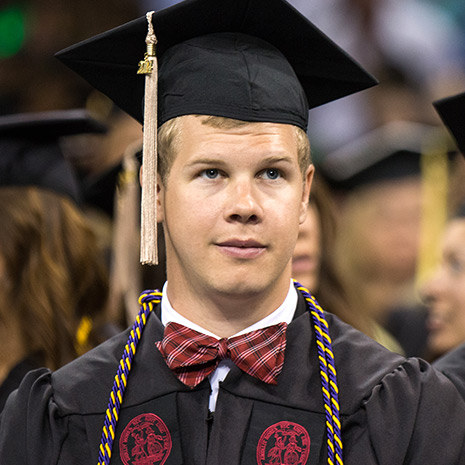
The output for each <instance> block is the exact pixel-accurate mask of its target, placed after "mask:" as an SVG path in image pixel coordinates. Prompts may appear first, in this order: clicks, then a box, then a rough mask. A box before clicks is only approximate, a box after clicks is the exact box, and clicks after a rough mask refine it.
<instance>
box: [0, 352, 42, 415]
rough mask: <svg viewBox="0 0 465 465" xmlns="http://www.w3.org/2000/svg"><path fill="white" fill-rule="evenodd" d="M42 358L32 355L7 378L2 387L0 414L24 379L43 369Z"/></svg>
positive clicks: (11, 371) (18, 364)
mask: <svg viewBox="0 0 465 465" xmlns="http://www.w3.org/2000/svg"><path fill="white" fill-rule="evenodd" d="M39 360H40V357H39V356H38V355H37V356H36V355H31V356H30V357H27V358H25V359H23V360H21V361H20V362H19V363H17V364H16V365H15V366H14V367H13V368H12V369H11V370H10V372H9V373H8V375H7V377H6V378H5V379H4V380H3V383H2V384H1V385H0V412H1V411H2V410H3V407H4V406H5V402H6V400H7V399H8V396H9V395H10V394H11V393H12V392H13V391H14V390H15V389H17V388H18V386H19V385H20V384H21V381H22V380H23V378H24V377H25V376H26V375H27V374H28V373H29V372H30V371H31V370H35V369H36V368H39V367H41V366H42V365H43V364H42V363H41V362H40V361H39Z"/></svg>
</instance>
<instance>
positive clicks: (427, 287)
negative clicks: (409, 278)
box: [420, 269, 443, 305]
mask: <svg viewBox="0 0 465 465" xmlns="http://www.w3.org/2000/svg"><path fill="white" fill-rule="evenodd" d="M442 289H443V277H442V270H441V269H438V270H436V271H435V272H434V274H433V276H431V277H430V278H429V279H428V281H426V283H425V284H423V286H422V287H421V289H420V297H421V300H422V301H423V302H424V303H425V304H426V305H431V304H432V303H433V302H435V301H437V299H438V298H439V297H440V296H441V292H442Z"/></svg>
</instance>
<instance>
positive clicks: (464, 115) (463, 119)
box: [433, 92, 465, 156]
mask: <svg viewBox="0 0 465 465" xmlns="http://www.w3.org/2000/svg"><path fill="white" fill-rule="evenodd" d="M433 105H434V107H435V108H436V111H437V112H438V113H439V116H440V117H441V119H442V121H443V122H444V124H445V125H446V126H447V128H448V129H449V131H450V132H451V134H452V135H453V136H454V138H455V140H456V142H457V147H458V148H459V150H460V151H461V152H462V154H463V155H464V156H465V92H463V93H461V94H457V95H453V96H451V97H446V98H443V99H441V100H437V101H435V102H433Z"/></svg>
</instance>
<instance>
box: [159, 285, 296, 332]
mask: <svg viewBox="0 0 465 465" xmlns="http://www.w3.org/2000/svg"><path fill="white" fill-rule="evenodd" d="M167 290H168V281H167V282H166V283H165V285H164V286H163V298H162V300H161V322H162V323H163V325H164V326H166V325H167V324H168V323H169V322H173V323H179V324H182V325H184V326H187V327H188V328H191V329H194V330H195V331H199V332H201V333H203V334H207V335H208V336H213V337H216V338H217V339H219V338H218V336H216V335H215V334H213V333H211V332H210V331H208V330H206V329H205V328H202V327H201V326H199V325H197V324H195V323H193V322H192V321H190V320H188V319H187V318H185V317H184V316H182V315H180V314H179V313H178V312H177V311H176V310H175V309H174V308H173V307H172V306H171V303H170V301H169V299H168V294H167ZM296 306H297V291H296V289H295V287H294V284H293V282H292V280H290V284H289V291H288V293H287V296H286V298H285V299H284V302H283V303H282V304H281V305H280V306H279V307H278V308H277V309H276V310H274V311H273V312H272V313H270V314H269V315H267V316H266V317H265V318H263V319H261V320H260V321H257V322H256V323H254V324H253V325H251V326H249V327H248V328H245V329H243V330H242V331H239V332H238V333H237V334H234V336H239V335H241V334H244V333H248V332H250V331H255V330H257V329H261V328H266V327H267V326H272V325H275V324H278V323H282V322H284V323H287V324H289V323H290V322H291V321H292V318H293V317H294V313H295V309H296Z"/></svg>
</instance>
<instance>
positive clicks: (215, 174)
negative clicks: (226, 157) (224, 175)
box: [201, 168, 219, 179]
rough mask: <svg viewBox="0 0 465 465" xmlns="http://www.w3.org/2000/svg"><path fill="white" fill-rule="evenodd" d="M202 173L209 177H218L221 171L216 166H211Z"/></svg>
mask: <svg viewBox="0 0 465 465" xmlns="http://www.w3.org/2000/svg"><path fill="white" fill-rule="evenodd" d="M201 175H202V176H203V177H205V178H208V179H216V178H217V177H218V176H219V171H218V170H217V169H215V168H209V169H207V170H203V171H202V173H201Z"/></svg>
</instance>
